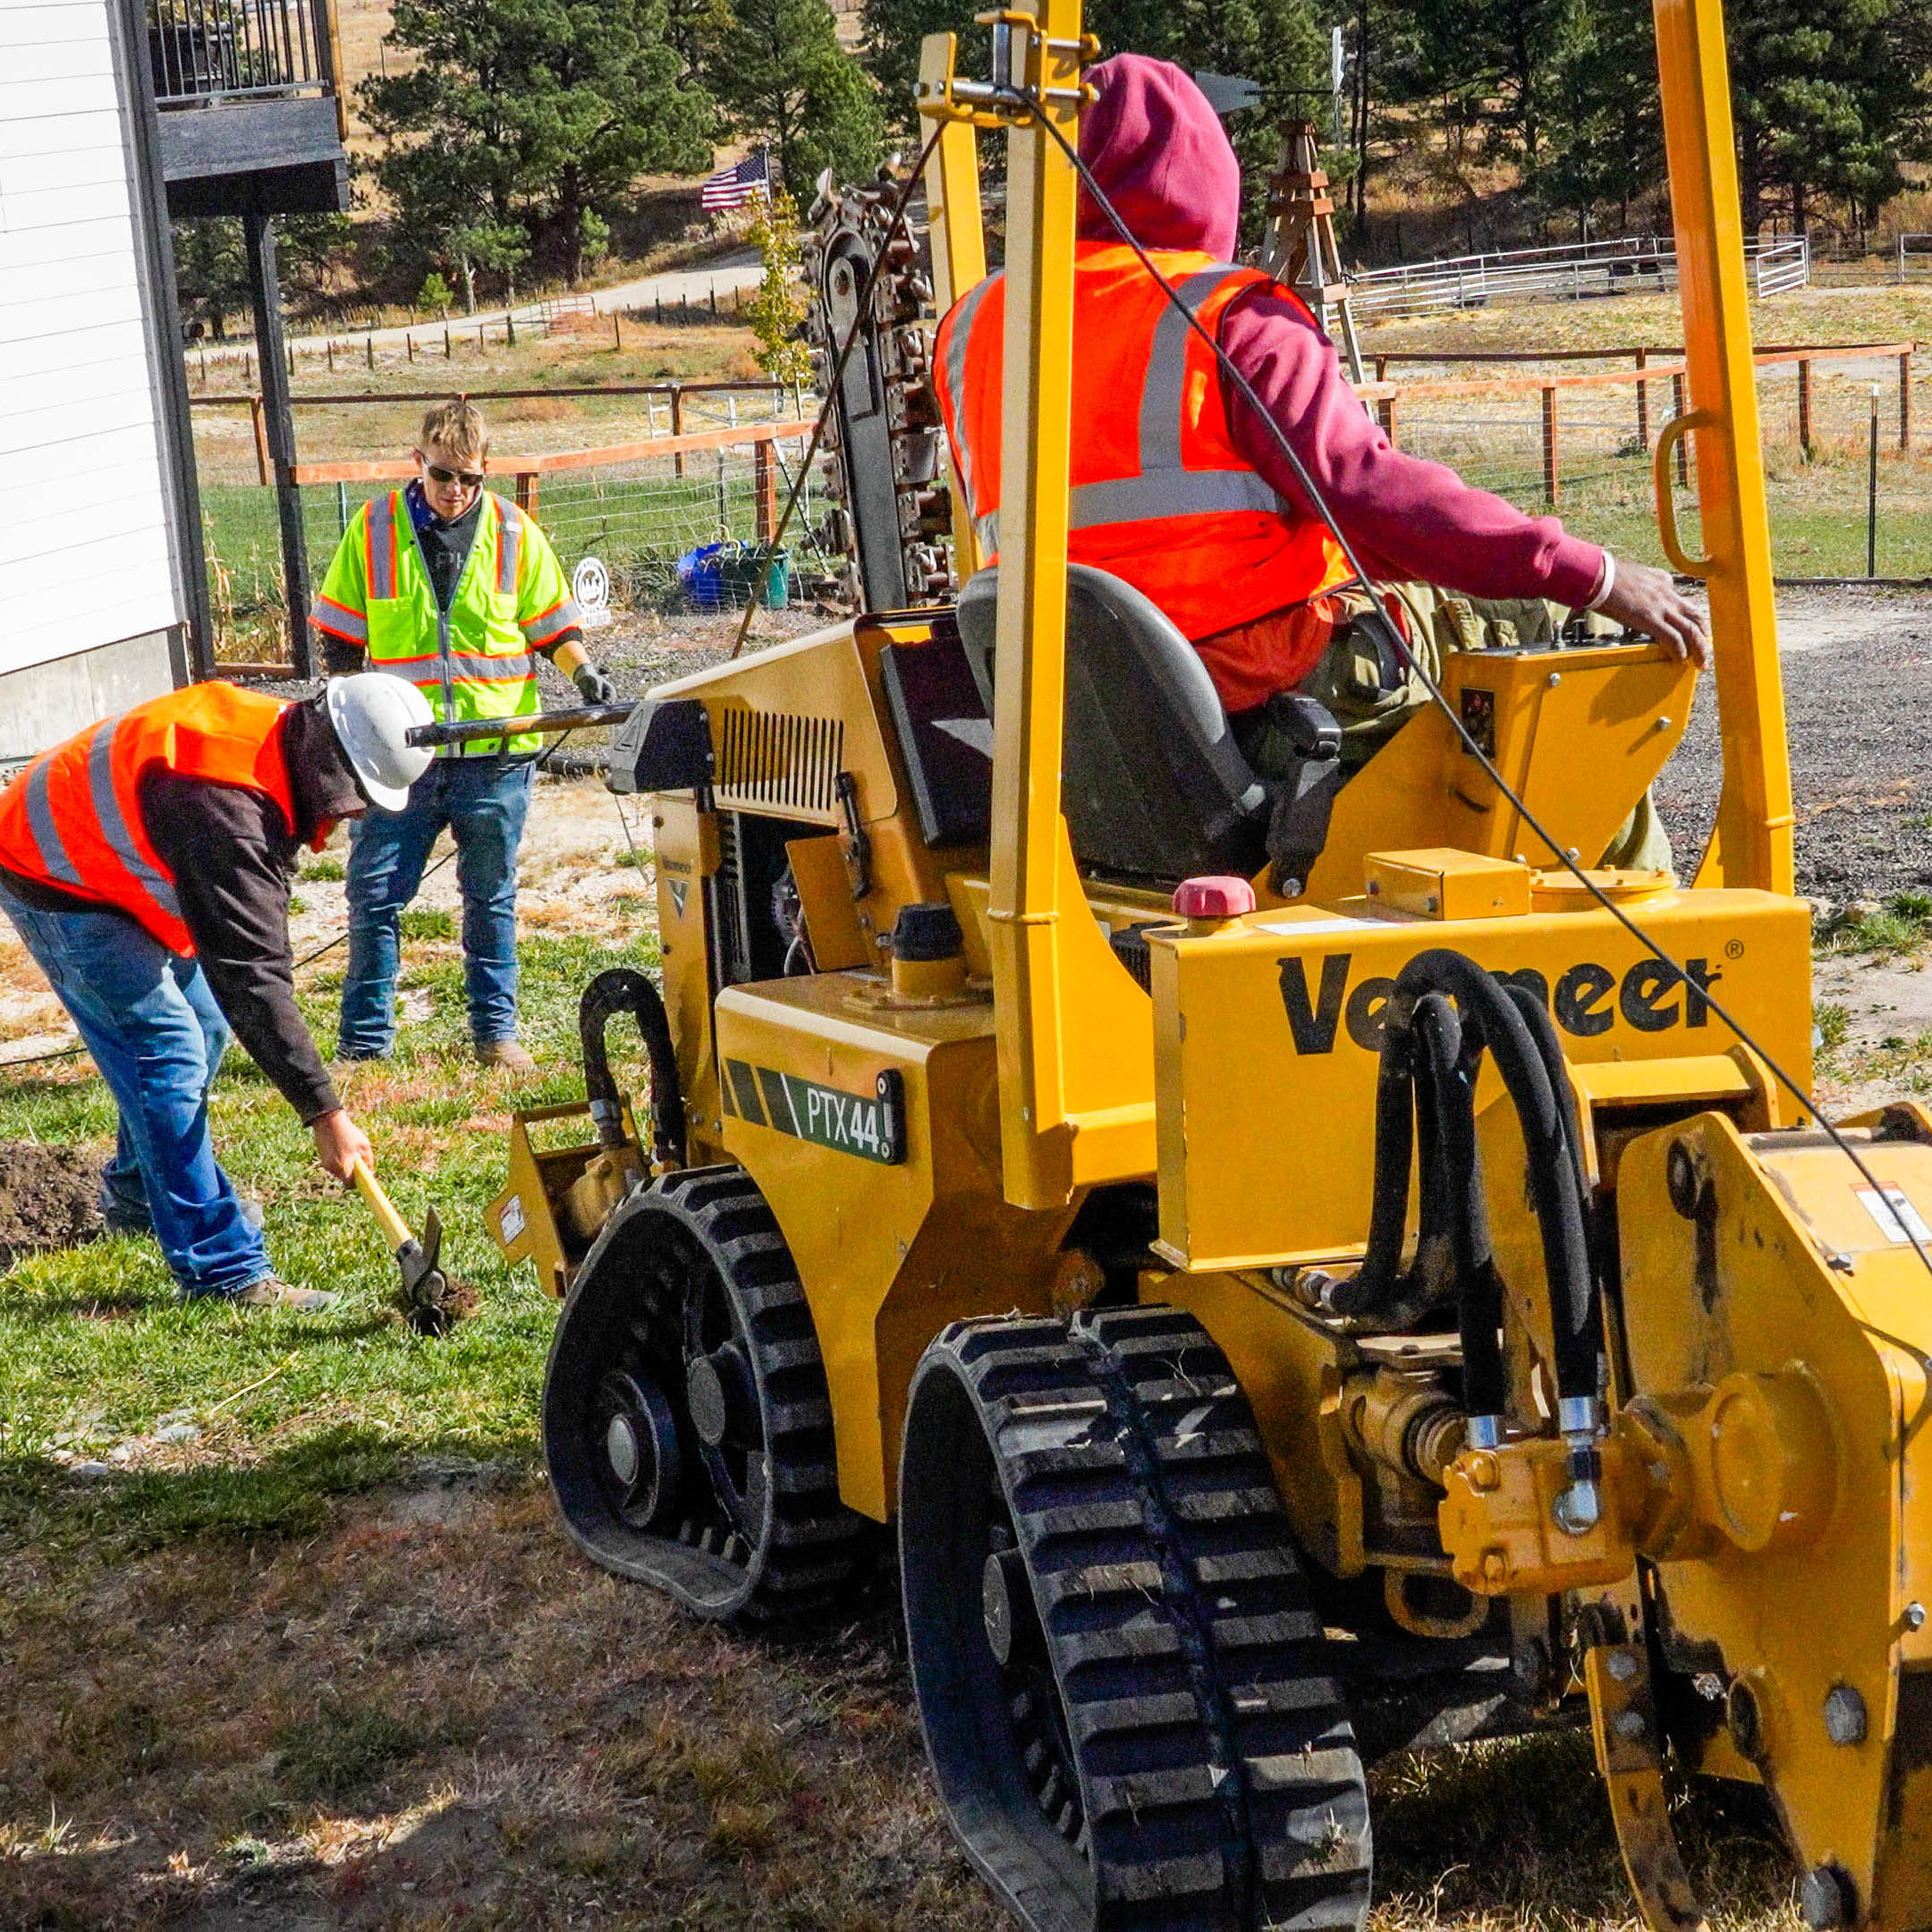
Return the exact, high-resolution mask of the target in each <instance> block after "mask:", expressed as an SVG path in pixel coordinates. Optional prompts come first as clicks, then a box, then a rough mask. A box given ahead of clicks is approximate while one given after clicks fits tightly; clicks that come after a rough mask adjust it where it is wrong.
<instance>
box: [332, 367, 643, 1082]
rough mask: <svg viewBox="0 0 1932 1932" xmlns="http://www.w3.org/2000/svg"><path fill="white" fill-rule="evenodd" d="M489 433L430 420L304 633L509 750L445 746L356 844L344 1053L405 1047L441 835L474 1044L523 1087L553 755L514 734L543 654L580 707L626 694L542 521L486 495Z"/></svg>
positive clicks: (358, 522) (364, 1055)
mask: <svg viewBox="0 0 1932 1932" xmlns="http://www.w3.org/2000/svg"><path fill="white" fill-rule="evenodd" d="M488 452H489V431H488V428H487V426H486V424H485V423H484V420H483V416H482V412H481V411H479V410H478V409H477V408H476V407H475V405H474V404H472V403H470V402H465V401H457V402H444V403H439V404H438V405H437V406H436V408H434V409H432V410H431V411H429V412H428V415H426V416H425V417H424V418H423V424H422V439H421V442H420V443H419V445H418V446H417V448H416V450H415V451H414V456H415V460H416V463H417V466H418V474H417V476H416V479H415V480H414V481H413V482H411V484H410V485H409V486H408V487H406V488H404V489H400V490H391V491H389V492H387V493H386V494H385V495H383V496H378V497H376V498H375V499H373V500H372V501H371V502H369V503H368V504H364V505H363V506H362V508H361V509H360V510H359V511H358V512H357V513H356V514H355V516H354V517H353V518H352V520H351V521H350V525H349V528H348V530H346V531H345V532H344V534H343V540H342V543H341V545H340V547H338V548H337V550H336V552H335V560H334V561H333V562H332V563H330V565H329V568H328V574H327V575H326V577H325V578H324V579H323V580H322V589H321V592H320V594H319V595H318V597H316V599H315V603H314V606H313V607H312V609H311V610H310V613H309V622H310V623H311V624H312V625H313V626H314V628H315V629H316V630H317V631H318V632H319V633H320V634H321V637H322V640H323V644H324V648H325V654H326V665H327V668H328V670H329V672H330V674H332V675H340V674H348V673H352V672H356V671H360V670H361V669H362V667H363V665H365V663H366V664H367V665H368V666H369V669H370V670H371V671H383V672H387V673H389V674H391V675H393V676H395V677H400V678H405V679H407V680H408V681H409V682H411V683H412V684H413V685H415V686H416V688H417V689H418V690H419V691H421V692H422V693H423V695H424V696H425V697H426V698H427V699H428V700H429V704H430V707H431V708H432V710H433V711H434V712H435V714H436V717H437V718H438V719H439V720H445V721H448V720H459V719H470V718H502V719H503V720H504V724H505V731H504V736H503V737H502V738H501V739H493V740H489V741H486V742H484V743H481V744H472V745H461V746H458V745H453V746H448V747H445V749H444V750H443V751H442V752H441V753H439V755H438V756H437V758H436V761H435V763H434V764H433V765H432V766H431V767H430V768H429V770H428V772H427V773H425V774H424V775H423V776H422V777H421V778H420V779H419V780H418V782H417V783H416V784H415V785H414V786H413V787H412V788H411V792H410V801H409V804H408V807H407V808H406V809H404V810H402V811H401V812H399V813H396V814H394V816H387V815H386V816H385V817H383V818H381V820H380V821H379V822H378V821H377V820H364V821H362V822H360V823H359V824H358V825H357V826H355V828H354V830H353V832H352V835H351V839H350V846H349V891H348V897H349V970H348V976H347V978H346V979H345V980H344V982H343V999H342V1019H341V1022H340V1028H339V1031H338V1036H337V1043H336V1052H337V1056H338V1057H339V1058H341V1059H344V1060H376V1059H382V1058H385V1057H386V1056H387V1055H388V1053H389V1050H390V1047H391V1046H392V1045H393V1043H394V1038H395V982H396V971H397V967H398V964H399V962H400V958H401V948H402V913H403V911H404V909H405V908H406V907H407V906H408V905H409V903H410V902H411V900H412V899H413V898H414V897H415V896H416V891H417V888H418V886H419V885H420V884H421V882H422V875H423V869H424V867H425V866H426V865H427V863H428V858H429V852H430V848H431V847H432V846H433V845H434V844H435V843H436V836H437V835H438V834H439V833H440V832H442V831H443V829H444V828H445V826H447V827H448V828H449V831H450V833H451V835H453V837H454V839H455V841H456V855H457V856H456V876H457V879H458V882H459V884H460V885H461V888H462V906H463V919H462V942H463V985H464V990H465V992H466V993H467V995H468V997H469V1006H470V1038H471V1039H472V1041H473V1042H474V1045H475V1048H476V1055H477V1058H478V1059H479V1061H481V1062H482V1063H483V1064H484V1065H486V1066H496V1067H502V1068H506V1069H508V1070H509V1071H511V1072H529V1071H530V1068H531V1067H532V1066H533V1065H534V1064H535V1063H534V1062H533V1061H532V1060H531V1058H530V1054H529V1053H528V1052H527V1051H526V1050H525V1049H524V1048H523V1047H522V1046H521V1045H520V1044H519V1043H518V1040H517V1037H516V1018H517V1006H516V996H517V958H516V866H517V848H518V846H519V845H520V843H521V840H522V836H523V820H524V817H525V814H526V813H527V812H528V810H529V808H530V777H531V760H532V759H533V758H535V756H536V754H537V753H538V750H541V748H542V740H541V739H540V738H538V737H537V736H535V735H534V734H533V733H528V732H524V733H519V732H518V731H516V730H515V728H514V721H515V720H516V719H517V718H519V717H528V716H531V715H532V714H534V713H535V712H537V711H539V710H541V709H542V700H541V699H540V698H539V697H538V686H537V664H536V655H535V654H536V653H537V652H538V651H541V652H542V653H543V654H544V655H545V656H546V657H548V658H549V659H550V661H551V662H552V663H553V664H554V665H556V667H557V669H558V670H560V671H562V672H563V674H565V675H566V676H568V677H569V678H570V679H571V680H572V682H573V683H575V685H576V686H577V689H578V690H579V691H580V692H581V693H582V695H583V698H584V699H585V701H586V702H587V703H589V704H608V703H609V702H610V701H611V699H613V698H614V696H615V695H616V692H615V687H614V685H613V683H612V682H611V680H610V678H609V676H608V675H607V674H606V673H605V672H604V671H602V670H601V669H599V668H598V667H597V665H593V664H592V663H590V661H589V658H588V657H586V655H585V653H584V648H583V629H582V625H581V622H580V617H579V614H578V610H577V606H576V604H575V602H574V601H573V599H572V596H571V589H570V583H569V581H568V580H567V579H566V578H565V577H564V575H563V566H562V565H561V564H560V563H558V562H557V555H556V552H555V550H554V549H552V548H551V546H550V540H549V538H547V537H546V536H545V535H544V533H543V532H542V531H541V530H538V527H537V524H536V521H535V519H534V518H532V517H531V516H530V515H529V514H528V513H526V512H524V511H522V510H520V509H518V507H517V506H516V504H513V503H512V502H511V501H510V500H509V499H508V498H507V497H504V496H498V495H496V493H495V492H494V491H489V490H486V489H485V488H484V487H483V473H484V470H485V467H486V464H487V458H488Z"/></svg>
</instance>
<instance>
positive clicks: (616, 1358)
mask: <svg viewBox="0 0 1932 1932" xmlns="http://www.w3.org/2000/svg"><path fill="white" fill-rule="evenodd" d="M707 1271H708V1272H707ZM694 1294H695V1295H700V1296H702V1297H704V1298H705V1301H704V1305H705V1306H707V1307H708V1308H710V1309H713V1310H714V1311H717V1310H721V1309H722V1310H724V1312H725V1313H727V1314H728V1315H729V1317H730V1319H731V1322H732V1324H733V1328H734V1330H735V1334H736V1337H737V1338H738V1339H739V1340H740V1341H741V1343H742V1344H743V1351H742V1352H743V1355H744V1357H745V1358H746V1367H747V1368H748V1369H749V1371H750V1390H749V1394H750V1395H751V1396H755V1416H753V1417H752V1418H751V1420H752V1421H753V1422H754V1423H755V1427H752V1428H748V1429H747V1430H746V1432H745V1435H746V1437H747V1440H748V1441H749V1442H750V1447H748V1448H745V1449H742V1450H739V1451H735V1452H734V1453H736V1454H737V1455H738V1457H739V1459H740V1460H739V1467H740V1470H741V1474H740V1476H739V1477H738V1479H737V1483H738V1484H741V1489H739V1488H738V1487H737V1485H736V1484H733V1485H732V1487H733V1494H732V1496H730V1497H729V1499H727V1498H726V1493H725V1488H724V1487H721V1486H720V1483H719V1481H717V1480H716V1479H714V1475H713V1470H712V1468H711V1467H709V1466H708V1464H707V1461H706V1445H704V1444H703V1443H702V1442H701V1441H700V1440H699V1436H698V1433H697V1431H696V1429H695V1428H694V1426H693V1424H692V1420H691V1412H690V1404H689V1401H688V1397H687V1392H686V1387H685V1381H684V1371H683V1361H684V1346H683V1340H682V1338H683V1334H684V1328H685V1323H686V1319H687V1312H688V1309H689V1307H690V1305H691V1297H692V1296H693V1295H694ZM714 1318H716V1312H714ZM614 1372H622V1373H626V1374H631V1375H633V1376H635V1377H638V1378H639V1379H640V1380H644V1381H648V1382H649V1383H650V1384H652V1385H654V1386H655V1387H656V1389H657V1391H658V1392H659V1393H660V1394H662V1396H663V1397H664V1399H665V1403H666V1404H667V1406H668V1408H669V1410H670V1411H671V1413H672V1415H673V1417H674V1420H675V1424H676V1431H677V1436H678V1442H679V1456H678V1461H679V1463H680V1465H681V1468H682V1479H681V1480H680V1481H679V1483H678V1484H677V1485H676V1488H675V1494H674V1498H673V1499H672V1500H671V1501H670V1502H668V1503H667V1504H666V1506H665V1510H664V1511H663V1512H662V1513H661V1514H660V1515H659V1516H657V1517H656V1518H654V1519H653V1520H652V1522H651V1525H650V1527H649V1528H648V1529H642V1528H639V1527H637V1526H636V1525H635V1524H634V1523H633V1522H631V1521H626V1520H625V1517H624V1514H623V1512H622V1510H621V1509H620V1508H619V1507H617V1506H616V1505H615V1504H614V1502H613V1500H612V1496H611V1493H610V1483H609V1479H608V1470H607V1469H606V1468H604V1467H603V1466H602V1465H601V1463H600V1457H601V1455H602V1453H603V1451H602V1442H603V1431H602V1428H601V1426H600V1424H599V1422H598V1419H597V1401H598V1395H599V1389H600V1386H601V1385H603V1383H604V1381H605V1379H606V1377H609V1376H610V1375H612V1374H613V1373H614ZM745 1406H746V1407H747V1409H748V1410H750V1409H751V1408H752V1406H753V1404H752V1403H751V1402H750V1401H749V1400H748V1401H747V1402H746V1404H745ZM543 1444H544V1460H545V1462H546V1463H547V1466H548V1468H549V1471H550V1482H551V1487H552V1490H553V1492H554V1493H555V1496H556V1499H557V1504H558V1507H559V1508H560V1509H561V1511H562V1512H563V1521H564V1523H565V1525H566V1526H567V1527H568V1529H569V1530H570V1533H571V1535H572V1538H575V1540H576V1542H577V1543H578V1545H579V1546H580V1547H581V1548H582V1549H583V1550H584V1551H585V1552H586V1553H587V1554H588V1555H590V1556H591V1557H593V1558H594V1559H595V1560H596V1561H597V1563H601V1564H603V1566H604V1567H605V1568H606V1570H611V1571H614V1572H616V1574H618V1575H619V1576H623V1577H627V1578H630V1579H631V1580H635V1581H638V1582H642V1583H649V1584H654V1585H656V1586H657V1588H658V1589H664V1590H666V1591H668V1592H669V1593H670V1594H671V1595H672V1596H673V1597H676V1598H677V1599H678V1601H679V1602H680V1603H682V1604H683V1605H684V1606H686V1607H687V1608H689V1609H691V1610H693V1611H695V1612H696V1613H697V1614H699V1616H702V1617H706V1618H709V1619H712V1620H715V1621H734V1622H740V1623H770V1622H773V1621H775V1620H778V1619H782V1618H787V1617H794V1616H799V1615H803V1614H807V1613H809V1612H811V1611H814V1610H817V1609H819V1608H821V1607H822V1606H824V1605H825V1604H826V1602H828V1601H829V1600H830V1599H832V1598H833V1597H835V1596H836V1595H837V1594H838V1592H839V1591H840V1589H841V1587H842V1586H843V1584H844V1583H845V1582H846V1581H847V1580H848V1579H850V1578H851V1576H852V1573H853V1572H854V1570H855V1569H856V1568H857V1567H858V1565H859V1563H860V1557H861V1555H862V1553H863V1552H864V1550H865V1548H866V1546H867V1542H868V1531H869V1528H870V1526H869V1525H868V1524H867V1523H866V1522H865V1521H864V1519H862V1518H861V1517H860V1516H858V1515H856V1514H854V1513H852V1511H850V1510H848V1509H846V1508H845V1507H844V1505H843V1504H841V1503H840V1501H839V1497H838V1471H837V1468H836V1465H835V1461H834V1455H833V1445H832V1405H831V1400H830V1396H829V1394H828V1393H827V1391H826V1377H825V1365H824V1363H823V1361H822V1360H820V1357H819V1353H818V1336H817V1334H816V1331H815V1330H814V1328H813V1326H812V1318H811V1310H810V1309H809V1307H808V1306H807V1303H806V1301H805V1292H804V1290H803V1288H802V1287H801V1285H800V1284H799V1278H798V1272H797V1269H796V1268H795V1267H794V1266H793V1263H792V1255H791V1250H789V1249H788V1248H787V1247H786V1245H785V1241H784V1235H783V1234H781V1233H779V1231H778V1224H777V1223H776V1222H775V1220H774V1219H773V1218H772V1215H771V1211H770V1209H769V1208H767V1207H766V1205H765V1200H764V1197H763V1196H762V1195H760V1194H759V1192H758V1189H757V1187H756V1186H755V1185H754V1183H753V1182H751V1180H750V1177H749V1176H748V1175H747V1174H745V1172H744V1170H743V1169H742V1168H741V1167H730V1166H728V1167H699V1168H691V1169H687V1170H685V1171H683V1172H682V1173H678V1174H666V1175H665V1176H664V1177H663V1178H662V1179H660V1180H658V1181H657V1182H654V1183H653V1184H652V1185H651V1186H650V1187H649V1188H648V1189H645V1190H642V1191H639V1192H637V1193H634V1194H632V1195H631V1197H630V1199H627V1200H625V1201H624V1202H623V1203H622V1204H621V1205H620V1206H619V1207H618V1208H616V1209H615V1210H614V1213H613V1214H612V1216H611V1217H610V1219H609V1220H608V1221H607V1222H606V1224H605V1225H604V1228H603V1230H602V1232H601V1233H599V1234H598V1236H597V1241H596V1243H595V1244H594V1245H593V1246H592V1248H591V1250H590V1251H589V1254H588V1255H587V1256H586V1257H585V1258H584V1262H583V1266H582V1267H581V1269H580V1271H579V1273H578V1276H577V1279H576V1281H575V1282H574V1284H572V1289H571V1294H570V1299H569V1300H568V1301H566V1302H565V1304H564V1307H563V1314H562V1316H561V1317H560V1318H559V1319H558V1322H557V1328H556V1335H555V1338H554V1340H553V1341H552V1343H551V1347H550V1360H549V1364H548V1367H547V1369H546V1371H545V1376H544V1394H543ZM714 1453H715V1452H714ZM733 1504H735V1505H736V1507H737V1510H738V1512H739V1516H740V1517H741V1518H742V1519H743V1520H738V1518H734V1515H733V1507H732V1505H733Z"/></svg>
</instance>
